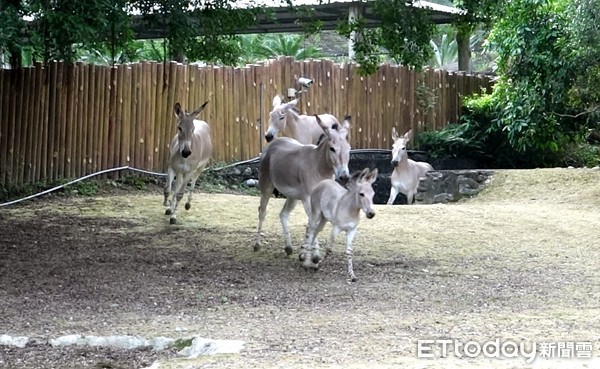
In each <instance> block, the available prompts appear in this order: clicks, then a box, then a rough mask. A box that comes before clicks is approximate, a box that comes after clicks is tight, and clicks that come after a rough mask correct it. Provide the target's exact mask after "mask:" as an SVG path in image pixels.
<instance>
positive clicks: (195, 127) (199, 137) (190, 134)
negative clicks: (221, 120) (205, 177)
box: [164, 101, 212, 224]
mask: <svg viewBox="0 0 600 369" xmlns="http://www.w3.org/2000/svg"><path fill="white" fill-rule="evenodd" d="M206 104H208V101H207V102H205V103H204V104H202V106H201V107H199V108H198V109H196V110H194V111H193V112H191V113H188V112H186V111H184V110H183V109H182V108H181V105H180V104H179V103H176V104H175V107H174V112H175V116H176V117H177V134H175V137H173V140H172V141H171V146H170V155H169V169H168V171H167V183H166V184H165V190H164V195H165V201H164V206H168V208H167V210H166V211H165V215H170V216H171V219H170V223H171V224H175V223H177V214H176V211H177V204H178V202H179V201H181V199H182V198H183V191H184V187H185V186H186V185H187V184H188V183H189V182H190V181H191V187H190V189H189V196H188V200H187V202H186V203H185V210H189V209H190V207H191V203H192V193H193V191H194V187H195V186H196V180H197V179H198V177H199V176H200V174H201V173H202V171H203V170H204V167H206V164H208V161H209V160H210V157H211V155H212V142H211V139H210V127H209V126H208V124H207V123H206V122H205V121H202V120H198V119H195V118H196V117H197V116H198V114H200V112H201V111H202V110H204V108H205V107H206ZM174 178H177V179H176V182H175V191H174V192H173V198H172V199H171V201H169V195H170V194H171V187H172V184H173V179H174Z"/></svg>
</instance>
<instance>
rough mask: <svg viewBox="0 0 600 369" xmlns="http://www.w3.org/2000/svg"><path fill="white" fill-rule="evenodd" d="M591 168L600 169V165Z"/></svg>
mask: <svg viewBox="0 0 600 369" xmlns="http://www.w3.org/2000/svg"><path fill="white" fill-rule="evenodd" d="M592 170H600V167H599V166H597V165H596V166H595V167H593V168H592Z"/></svg>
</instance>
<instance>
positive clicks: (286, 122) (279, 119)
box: [265, 95, 339, 145]
mask: <svg viewBox="0 0 600 369" xmlns="http://www.w3.org/2000/svg"><path fill="white" fill-rule="evenodd" d="M296 105H298V99H294V100H292V101H290V102H288V103H285V104H282V102H281V97H279V95H277V96H275V97H274V98H273V110H272V111H271V112H270V113H269V128H268V129H267V133H266V134H265V139H266V140H267V142H271V141H273V139H275V138H277V136H278V135H279V133H280V132H285V133H286V135H287V136H288V137H290V138H293V139H295V140H297V141H298V142H300V143H301V144H305V145H308V144H314V145H316V144H318V142H319V138H320V137H321V135H323V130H322V129H321V128H320V127H319V125H317V124H316V120H315V117H314V116H309V115H300V114H298V113H297V112H296V111H295V110H294V108H295V107H296ZM319 118H320V119H321V122H323V123H324V124H325V125H327V126H328V127H331V126H332V125H334V124H338V125H339V121H338V120H337V118H336V117H334V116H333V115H331V114H321V115H319Z"/></svg>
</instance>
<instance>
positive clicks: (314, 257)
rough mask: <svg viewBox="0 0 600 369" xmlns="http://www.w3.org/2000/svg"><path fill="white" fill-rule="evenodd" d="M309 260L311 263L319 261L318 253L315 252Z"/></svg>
mask: <svg viewBox="0 0 600 369" xmlns="http://www.w3.org/2000/svg"><path fill="white" fill-rule="evenodd" d="M310 261H312V262H313V264H319V261H321V255H319V254H315V255H313V256H312V257H311V258H310Z"/></svg>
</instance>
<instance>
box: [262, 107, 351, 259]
mask: <svg viewBox="0 0 600 369" xmlns="http://www.w3.org/2000/svg"><path fill="white" fill-rule="evenodd" d="M315 122H316V123H315V125H318V126H320V128H319V129H320V130H321V132H322V133H323V134H325V138H324V139H323V140H321V142H320V143H319V145H302V144H300V143H299V142H298V141H296V140H294V139H291V138H288V137H281V138H278V139H276V140H274V141H273V142H271V143H270V144H269V146H267V149H266V150H265V152H264V153H263V155H262V156H261V158H260V163H259V168H258V186H259V188H260V206H259V208H258V230H257V239H256V244H255V245H254V251H258V250H259V249H260V245H261V237H262V225H263V222H264V220H265V216H266V213H267V204H268V203H269V199H270V198H271V196H272V195H273V190H274V189H275V188H276V189H277V190H278V191H279V192H280V193H281V194H283V195H284V196H285V197H286V200H285V205H284V206H283V209H282V210H281V213H279V219H280V220H281V226H282V227H283V235H284V239H285V252H286V254H287V255H291V254H292V252H293V249H292V240H291V237H290V229H289V226H288V218H289V216H290V212H291V211H292V210H293V209H294V207H295V206H296V204H297V203H298V200H300V201H302V205H303V206H304V211H305V212H306V215H309V214H310V194H311V192H312V191H313V189H314V188H315V187H316V186H317V185H318V184H319V182H321V181H322V180H324V179H332V178H334V176H335V178H336V179H340V180H347V179H348V177H349V173H348V161H349V160H350V144H349V143H348V139H347V136H348V130H349V129H350V117H347V119H346V120H344V122H343V123H342V126H341V127H340V126H339V125H338V124H334V125H333V126H331V127H328V126H326V125H325V123H323V122H322V121H321V119H320V118H319V117H317V118H316V119H315ZM317 123H318V124H317Z"/></svg>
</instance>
